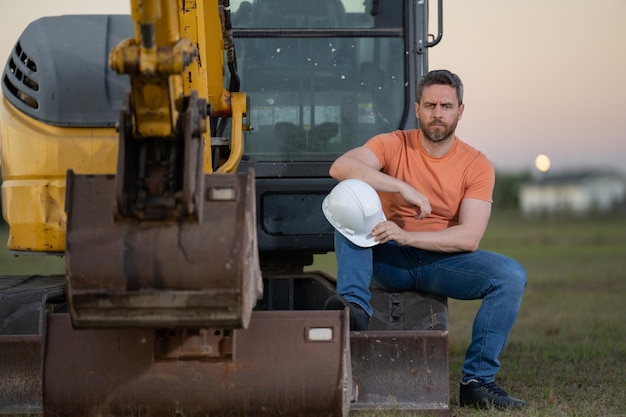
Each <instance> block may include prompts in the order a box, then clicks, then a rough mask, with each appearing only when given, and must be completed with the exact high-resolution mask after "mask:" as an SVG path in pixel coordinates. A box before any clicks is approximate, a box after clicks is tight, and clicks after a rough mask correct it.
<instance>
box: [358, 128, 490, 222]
mask: <svg viewBox="0 0 626 417" xmlns="http://www.w3.org/2000/svg"><path fill="white" fill-rule="evenodd" d="M420 136H421V131H420V130H397V131H395V132H390V133H384V134H381V135H377V136H374V137H373V138H372V139H370V140H369V141H368V142H367V143H366V144H365V146H366V147H367V148H368V149H370V150H371V151H372V152H374V154H375V155H376V157H377V158H378V161H379V162H380V165H381V167H382V168H381V171H382V172H384V173H385V174H388V175H390V176H392V177H395V178H398V179H401V180H402V181H404V182H406V183H408V184H409V185H411V186H412V187H413V188H415V189H416V190H417V191H419V192H421V193H422V194H424V195H425V196H426V197H428V201H429V202H430V205H431V208H432V212H431V214H430V215H429V216H428V217H427V218H425V219H421V220H418V219H416V218H415V214H416V212H415V207H411V206H409V205H407V203H406V202H405V201H404V199H403V198H402V196H400V194H398V193H379V194H380V197H381V201H382V203H383V210H384V212H385V215H386V216H387V219H389V220H391V221H393V222H394V223H396V224H397V225H398V226H400V227H402V228H403V229H405V230H408V231H437V230H441V229H445V228H447V227H450V226H453V225H456V224H458V222H459V207H460V205H461V200H463V199H464V198H475V199H478V200H484V201H489V202H493V200H492V198H493V187H494V184H495V172H494V169H493V165H492V164H491V162H490V161H489V159H487V157H486V156H485V155H484V154H482V153H481V152H479V151H478V150H476V149H474V148H473V147H471V146H469V145H468V144H466V143H465V142H463V141H461V140H460V139H459V138H458V137H455V138H454V144H453V145H452V148H451V149H450V151H449V152H448V153H447V154H446V155H444V156H442V157H434V156H432V155H429V154H428V153H427V152H426V151H425V150H424V149H423V148H422V146H421V145H420Z"/></svg>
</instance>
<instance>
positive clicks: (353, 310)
mask: <svg viewBox="0 0 626 417" xmlns="http://www.w3.org/2000/svg"><path fill="white" fill-rule="evenodd" d="M346 307H348V308H350V330H352V331H363V330H367V326H368V325H369V323H370V316H369V315H368V314H367V312H366V311H365V310H363V307H361V306H360V305H358V304H357V303H350V302H348V301H346V299H345V298H343V297H342V296H341V295H339V294H333V295H331V296H330V297H328V299H327V300H326V303H325V304H324V310H343V309H344V308H346Z"/></svg>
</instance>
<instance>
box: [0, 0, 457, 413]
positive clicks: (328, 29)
mask: <svg viewBox="0 0 626 417" xmlns="http://www.w3.org/2000/svg"><path fill="white" fill-rule="evenodd" d="M428 6H429V3H428V2H427V1H412V0H385V1H378V0H366V1H363V0H317V1H310V0H230V1H228V0H206V1H204V2H203V1H197V2H189V1H182V0H179V1H166V0H162V1H158V2H157V1H139V0H132V1H131V9H132V14H131V16H121V15H110V16H80V15H70V16H57V17H48V18H43V19H40V20H38V21H35V22H33V23H32V24H31V25H30V26H29V27H28V28H27V29H26V30H25V31H24V33H23V34H22V35H21V36H20V38H19V39H18V41H17V43H16V45H15V48H14V50H13V51H12V53H11V56H10V57H9V58H8V60H7V64H6V67H5V70H4V73H3V75H2V80H1V84H2V91H3V95H4V97H3V100H2V105H1V106H0V124H1V130H0V158H1V165H0V166H1V168H2V178H3V183H2V208H3V216H4V218H5V220H6V221H7V223H8V225H9V228H10V234H9V241H8V249H9V250H11V251H12V252H13V253H15V254H16V255H22V254H25V253H47V254H53V255H62V256H64V257H65V259H66V273H65V276H48V277H39V278H38V277H1V278H0V280H2V282H5V283H6V285H1V286H0V295H1V297H2V298H1V299H2V301H3V302H2V305H1V306H0V353H1V355H2V357H3V358H5V359H6V360H4V361H3V362H2V363H1V364H0V375H1V376H2V378H0V388H1V389H0V414H11V415H20V414H40V415H52V414H58V415H68V416H69V415H103V414H107V415H118V414H119V415H127V414H128V415H138V414H143V415H155V416H160V415H171V414H173V413H176V414H183V413H184V414H198V415H200V414H203V415H236V416H240V415H266V416H275V415H307V416H318V415H319V416H322V415H323V416H330V415H341V416H345V415H347V414H348V413H350V414H352V413H354V414H356V413H359V412H361V411H365V412H370V411H371V410H376V409H383V410H402V411H404V412H407V413H411V414H428V415H433V414H435V415H449V409H448V403H449V395H448V357H447V304H446V300H445V299H442V298H440V297H436V296H433V295H429V294H422V293H399V294H390V293H387V292H384V291H381V290H378V289H376V288H373V289H372V293H373V300H372V304H373V307H374V310H375V313H374V317H373V318H372V321H371V325H370V330H369V331H366V332H350V331H349V328H348V326H347V324H346V323H349V319H348V314H349V312H348V310H346V311H324V310H323V306H324V301H325V300H326V298H328V297H329V296H330V295H332V294H333V293H334V279H333V277H331V276H329V275H327V274H326V273H323V272H311V271H310V269H311V268H310V266H311V265H312V264H313V259H314V256H316V255H325V254H328V253H330V252H332V251H333V228H332V226H331V225H330V224H329V223H328V222H327V221H326V220H325V218H324V216H323V214H322V211H321V204H322V200H323V198H324V197H325V196H326V195H327V194H328V193H329V192H330V190H331V189H332V188H333V186H334V185H335V184H336V181H335V180H333V179H332V178H330V177H329V175H328V169H329V167H330V164H331V163H332V161H333V160H334V159H335V158H336V157H337V156H339V155H340V154H342V153H343V152H346V151H347V150H349V149H351V148H353V147H355V146H358V145H360V144H362V143H364V142H365V141H366V140H367V139H369V138H370V137H371V136H373V135H375V134H377V133H380V132H384V131H390V130H394V129H399V128H412V127H416V126H417V121H416V120H415V117H414V116H413V110H412V109H413V102H414V99H415V87H416V83H417V80H418V79H419V77H420V76H421V75H423V74H424V73H425V72H426V71H427V68H428V58H427V57H428V48H429V47H432V46H434V45H436V44H437V43H438V42H439V40H440V38H441V28H442V24H441V23H442V18H441V14H442V1H441V0H439V2H438V4H437V8H436V10H437V13H438V16H439V19H438V30H439V33H438V34H437V36H432V35H429V31H428V22H429V10H428ZM155 28H156V29H155ZM159 28H160V29H159ZM24 387H26V389H25V388H24Z"/></svg>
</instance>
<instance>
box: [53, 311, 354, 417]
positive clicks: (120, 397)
mask: <svg viewBox="0 0 626 417" xmlns="http://www.w3.org/2000/svg"><path fill="white" fill-rule="evenodd" d="M345 314H346V313H345V312H343V311H299V312H296V311H261V312H259V311H255V312H254V313H253V314H252V318H251V321H250V326H249V328H248V329H245V330H244V329H235V330H233V331H232V332H228V331H221V330H216V329H205V330H199V331H190V330H187V329H178V330H172V329H168V330H154V329H98V330H92V329H87V330H74V329H72V327H71V325H70V323H69V320H68V317H67V314H51V315H50V316H49V318H48V331H47V333H48V337H47V341H46V357H45V362H44V363H45V369H44V375H46V380H45V384H44V387H43V398H44V407H43V408H44V413H45V414H47V415H55V416H80V417H88V416H104V415H119V416H122V415H124V416H154V417H156V416H174V415H181V416H183V415H192V416H200V415H206V416H310V417H315V416H320V417H321V416H324V417H332V416H347V414H348V409H349V401H350V398H351V392H352V387H351V373H350V352H349V339H348V338H349V336H348V334H349V329H348V328H347V326H346V325H345V323H347V321H346V320H345Z"/></svg>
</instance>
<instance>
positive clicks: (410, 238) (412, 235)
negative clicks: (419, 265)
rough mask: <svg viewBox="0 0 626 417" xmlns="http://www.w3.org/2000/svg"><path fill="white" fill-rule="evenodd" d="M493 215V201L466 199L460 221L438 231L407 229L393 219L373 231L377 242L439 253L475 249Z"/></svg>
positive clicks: (460, 213) (461, 210)
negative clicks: (409, 230)
mask: <svg viewBox="0 0 626 417" xmlns="http://www.w3.org/2000/svg"><path fill="white" fill-rule="evenodd" d="M490 216H491V203H490V202H488V201H483V200H477V199H474V198H465V199H463V201H462V202H461V207H460V209H459V224H457V225H455V226H451V227H448V228H446V229H443V230H440V231H436V232H408V231H406V230H403V229H401V228H400V226H398V225H397V224H395V223H394V222H391V221H386V222H383V223H380V224H379V225H377V226H376V227H374V230H373V232H372V234H373V235H374V238H375V240H376V241H378V242H381V243H385V242H388V241H390V240H393V241H395V242H396V243H397V244H399V245H409V246H413V247H416V248H420V249H426V250H432V251H437V252H472V251H475V250H476V249H478V245H479V244H480V240H481V239H482V237H483V235H484V234H485V230H487V224H488V223H489V217H490Z"/></svg>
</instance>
